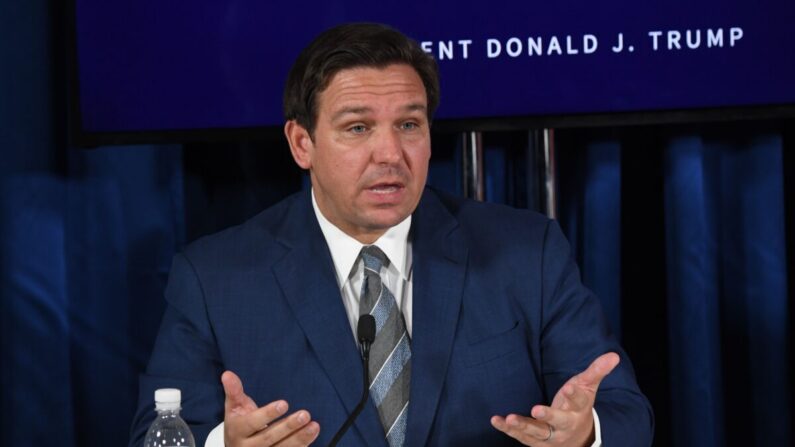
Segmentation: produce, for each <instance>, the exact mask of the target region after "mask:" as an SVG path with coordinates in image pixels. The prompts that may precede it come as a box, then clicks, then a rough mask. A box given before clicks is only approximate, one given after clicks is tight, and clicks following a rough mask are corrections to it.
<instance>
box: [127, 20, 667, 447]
mask: <svg viewBox="0 0 795 447" xmlns="http://www.w3.org/2000/svg"><path fill="white" fill-rule="evenodd" d="M438 98H439V89H438V77H437V69H436V65H435V63H434V62H433V60H432V59H431V58H430V57H429V56H427V55H426V54H425V53H424V52H423V51H422V50H421V49H420V48H419V46H418V45H417V44H416V42H413V41H411V40H409V39H407V38H406V37H405V36H403V35H402V34H400V33H399V32H397V31H395V30H392V29H390V28H388V27H385V26H381V25H370V24H358V25H345V26H340V27H336V28H333V29H331V30H328V31H326V32H325V33H323V34H321V35H320V36H319V37H318V38H317V39H316V40H315V41H313V42H312V43H311V44H310V45H309V46H308V47H307V48H306V49H305V50H304V51H303V52H302V53H301V55H300V56H299V58H298V60H297V61H296V63H295V65H294V67H293V69H292V71H291V73H290V75H289V78H288V81H287V86H286V89H285V115H286V118H287V123H286V125H285V135H286V137H287V139H288V141H289V143H290V149H291V152H292V155H293V157H294V159H295V161H296V163H297V164H298V165H299V166H300V167H301V168H303V169H307V170H309V172H310V176H311V183H312V190H311V192H305V193H298V194H296V195H294V196H292V197H290V198H288V199H286V200H284V201H283V202H281V203H279V204H277V205H275V206H274V207H272V208H270V209H268V210H266V211H264V212H263V213H261V214H260V215H258V216H256V217H254V218H253V219H251V220H250V221H249V222H247V223H245V224H243V225H241V226H239V227H235V228H232V229H229V230H226V231H224V232H222V233H219V234H217V235H214V236H210V237H207V238H204V239H201V240H199V241H197V242H195V243H193V244H191V245H190V246H189V247H188V248H187V249H186V251H185V253H184V254H182V255H178V256H177V257H176V258H175V261H174V265H173V268H172V272H171V277H170V279H169V285H168V288H167V291H166V297H167V300H168V304H169V306H168V309H167V311H166V314H165V316H164V320H163V324H162V327H161V330H160V334H159V335H158V339H157V342H156V344H155V347H154V351H153V354H152V359H151V361H150V364H149V367H148V369H147V373H146V374H145V375H143V376H142V377H141V406H140V408H139V411H138V415H137V416H136V420H135V422H134V426H133V441H132V445H140V439H141V438H142V436H143V433H144V432H145V430H146V426H147V425H148V423H149V421H150V420H151V419H152V415H153V414H152V413H153V412H152V410H151V408H152V402H151V400H152V399H151V396H152V394H153V391H154V390H155V389H156V388H159V387H178V388H181V389H182V395H183V396H184V398H185V400H184V402H183V416H184V417H185V419H186V420H187V421H188V422H189V423H190V424H192V426H193V430H194V433H195V434H196V438H197V440H198V441H199V442H200V443H202V442H203V439H205V437H206V436H207V432H208V431H210V430H211V429H213V428H216V430H218V431H220V430H223V437H224V443H225V445H227V446H242V445H245V446H255V445H256V446H268V445H280V446H281V445H309V444H310V443H313V442H315V441H317V443H318V444H321V445H325V444H327V443H328V442H329V440H330V439H331V438H332V436H333V435H334V433H335V432H336V431H337V429H338V428H339V427H340V426H341V425H342V423H343V421H344V420H345V419H346V417H347V416H348V415H349V414H350V413H351V412H352V411H353V409H354V407H355V406H356V404H357V403H358V400H359V398H360V394H361V388H362V385H363V383H362V378H361V377H362V371H361V360H360V353H359V350H358V346H357V342H356V338H355V330H356V324H357V321H358V319H359V315H362V314H365V313H367V314H372V315H373V316H374V317H375V320H376V326H377V331H376V338H375V342H374V343H373V347H372V349H371V359H370V361H369V370H370V393H371V398H370V401H369V402H368V404H367V406H366V407H365V409H364V411H363V412H362V414H361V415H360V416H359V417H358V418H357V420H356V422H355V423H354V425H353V427H352V428H351V430H349V431H348V432H347V433H346V434H345V436H344V437H343V438H342V441H341V445H351V446H359V445H378V446H383V445H390V446H395V445H406V446H420V445H513V444H516V443H521V444H525V445H533V446H536V447H541V446H564V445H565V446H588V445H592V444H600V443H603V444H605V445H608V446H615V445H620V446H635V445H649V444H650V443H651V433H652V416H651V409H650V407H649V404H648V402H647V400H646V399H645V397H644V396H643V395H642V394H641V393H640V391H639V390H638V388H637V385H636V384H635V380H634V377H633V373H632V370H631V367H630V366H629V362H628V361H627V359H626V356H625V355H624V354H623V353H622V351H621V348H620V347H619V346H618V345H617V343H616V342H615V341H614V340H613V338H612V337H611V336H610V335H609V334H608V331H607V329H606V325H605V321H604V318H603V317H602V315H601V311H600V308H599V306H598V302H597V300H596V298H595V297H594V296H593V295H592V294H591V293H590V292H588V291H587V290H586V289H585V288H584V287H583V286H582V285H581V283H580V281H579V277H578V272H577V269H576V266H575V265H574V264H573V262H572V260H571V258H570V255H569V250H568V245H567V243H566V242H565V239H564V238H563V236H562V234H561V232H560V230H559V229H558V227H557V225H556V224H555V223H554V222H552V221H550V220H548V219H546V218H545V217H543V216H540V215H537V214H535V213H532V212H528V211H520V210H514V209H510V208H507V207H503V206H497V205H490V204H482V203H477V202H472V201H466V200H461V199H457V198H452V197H447V196H444V195H441V194H439V193H437V192H434V191H432V190H430V189H427V188H426V187H425V180H426V176H427V169H428V161H429V158H430V131H429V129H430V124H431V117H432V115H433V111H434V109H435V107H436V105H437V104H438ZM619 355H620V356H621V357H623V361H621V362H620V363H619ZM219 377H220V379H221V380H220V383H219ZM244 384H245V389H244V387H243V385H244ZM290 408H293V409H297V411H292V410H289V409H290ZM288 413H289V414H288ZM222 421H223V422H224V424H223V425H222V426H218V424H219V423H220V422H222ZM218 431H217V432H218Z"/></svg>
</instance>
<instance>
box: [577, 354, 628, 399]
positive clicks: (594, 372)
mask: <svg viewBox="0 0 795 447" xmlns="http://www.w3.org/2000/svg"><path fill="white" fill-rule="evenodd" d="M620 361H621V359H620V358H619V357H618V354H616V353H615V352H608V353H607V354H602V355H600V356H599V357H597V358H596V360H594V361H593V362H591V364H590V365H589V366H588V369H586V370H585V371H583V372H581V373H579V374H577V375H576V376H574V379H575V380H576V382H577V383H578V384H579V385H580V386H584V387H586V388H589V389H592V390H596V389H597V388H599V384H600V383H601V382H602V379H604V378H605V377H606V376H607V375H608V374H610V373H611V372H612V371H613V369H614V368H615V367H616V366H618V362H620Z"/></svg>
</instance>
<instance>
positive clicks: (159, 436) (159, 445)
mask: <svg viewBox="0 0 795 447" xmlns="http://www.w3.org/2000/svg"><path fill="white" fill-rule="evenodd" d="M181 401H182V393H181V392H180V391H179V390H178V389H176V388H162V389H159V390H157V391H155V410H156V411H157V418H156V419H155V421H154V422H152V425H151V426H150V427H149V431H147V432H146V439H144V447H196V441H194V440H193V434H192V433H191V432H190V428H188V424H186V423H185V421H184V420H182V418H181V417H179V410H180V403H181Z"/></svg>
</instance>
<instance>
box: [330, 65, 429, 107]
mask: <svg viewBox="0 0 795 447" xmlns="http://www.w3.org/2000/svg"><path fill="white" fill-rule="evenodd" d="M395 101H398V102H410V103H420V104H421V105H422V106H426V105H427V97H426V93H425V86H424V85H423V83H422V79H420V76H419V75H418V74H417V71H416V70H414V68H412V67H411V66H410V65H405V64H395V65H388V66H386V67H384V68H373V67H355V68H348V69H344V70H340V71H339V72H337V73H336V74H334V76H333V77H332V78H331V81H329V83H328V86H327V87H326V88H325V89H324V90H323V91H322V92H321V93H320V94H319V95H318V109H319V111H321V113H322V111H323V110H324V109H325V110H326V111H333V110H334V109H337V108H340V107H346V106H349V105H351V104H356V103H364V104H362V105H367V103H371V102H383V103H385V104H389V105H399V104H395V103H394V102H395Z"/></svg>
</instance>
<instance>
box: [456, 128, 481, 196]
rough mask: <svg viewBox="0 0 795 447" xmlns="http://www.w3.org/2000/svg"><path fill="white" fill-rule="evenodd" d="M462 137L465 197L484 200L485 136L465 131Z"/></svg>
mask: <svg viewBox="0 0 795 447" xmlns="http://www.w3.org/2000/svg"><path fill="white" fill-rule="evenodd" d="M462 138H463V144H462V145H461V147H462V149H463V152H464V154H463V157H462V158H463V161H464V163H463V169H464V172H463V174H464V182H463V184H464V197H468V198H471V199H475V200H479V201H481V202H482V201H483V200H484V198H485V195H484V188H483V182H484V180H483V137H482V135H481V133H480V132H464V133H463V135H462Z"/></svg>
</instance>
